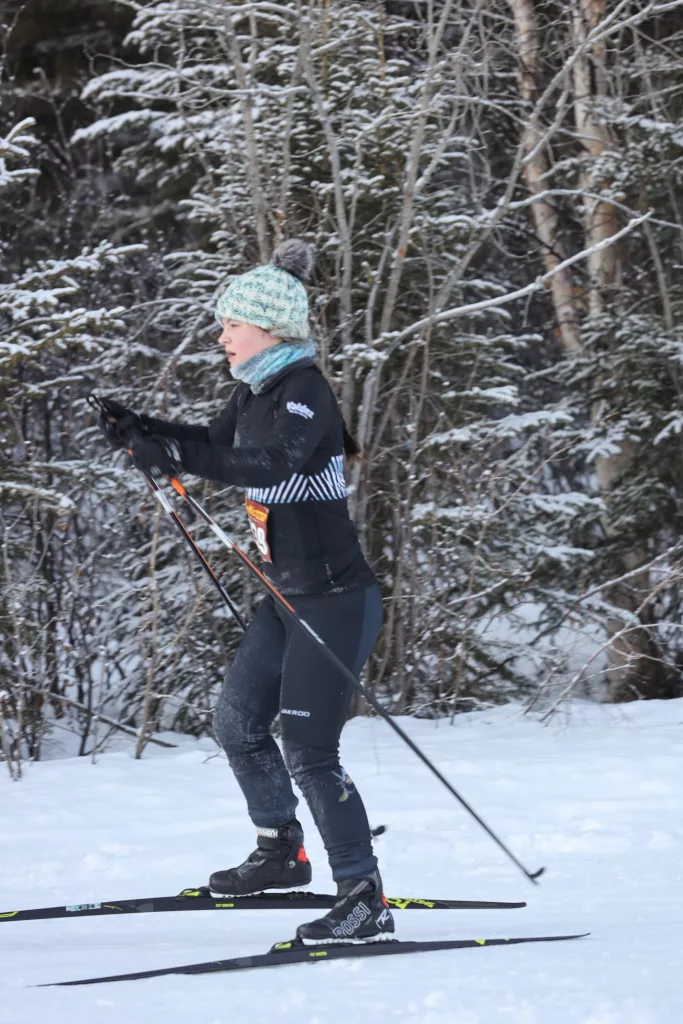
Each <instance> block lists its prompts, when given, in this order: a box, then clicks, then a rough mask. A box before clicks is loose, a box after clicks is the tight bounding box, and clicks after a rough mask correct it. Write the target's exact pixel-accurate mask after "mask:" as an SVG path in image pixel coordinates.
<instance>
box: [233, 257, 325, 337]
mask: <svg viewBox="0 0 683 1024" xmlns="http://www.w3.org/2000/svg"><path fill="white" fill-rule="evenodd" d="M314 260H315V255H314V250H313V246H311V245H308V244H307V243H306V242H302V241H301V239H299V238H290V239H288V240H287V241H286V242H283V243H282V244H281V245H278V247H277V249H276V250H275V252H274V253H273V255H272V256H271V260H270V263H262V264H261V265H260V266H259V267H254V269H253V270H249V271H247V273H246V274H240V275H239V277H236V278H234V279H233V280H232V281H231V282H230V284H229V285H228V287H227V289H226V290H225V291H224V292H223V294H222V295H221V297H220V298H219V300H218V303H217V306H216V319H217V320H218V321H219V322H220V321H221V320H223V319H225V320H237V321H239V322H240V323H247V324H255V325H256V326H257V327H262V328H263V329H264V330H265V331H268V332H269V333H270V334H274V335H275V336H276V337H278V338H285V339H287V340H288V341H308V339H309V329H308V295H307V294H306V289H305V287H304V285H303V282H304V281H305V280H306V279H307V278H308V276H309V275H310V273H311V271H312V269H313V263H314Z"/></svg>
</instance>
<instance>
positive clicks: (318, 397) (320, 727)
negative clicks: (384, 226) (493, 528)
mask: <svg viewBox="0 0 683 1024" xmlns="http://www.w3.org/2000/svg"><path fill="white" fill-rule="evenodd" d="M312 263H313V254H312V250H311V249H310V247H308V246H307V245H305V244H304V243H303V242H301V241H298V240H296V239H292V240H290V241H288V242H284V243H283V244H282V245H281V246H279V248H278V249H276V250H275V252H274V253H273V256H272V259H271V262H270V263H269V264H264V265H262V266H258V267H256V268H254V269H253V270H250V271H249V272H248V273H245V274H242V275H240V276H239V277H237V278H235V279H234V280H233V281H232V282H231V284H230V285H229V287H228V288H227V290H226V291H225V293H224V294H223V295H222V297H221V298H220V300H219V302H218V306H217V310H216V315H217V318H218V319H219V321H220V322H221V323H222V325H223V332H222V334H221V336H220V343H221V344H222V345H223V347H224V349H225V353H226V355H227V357H228V359H229V362H230V370H231V373H232V376H233V377H235V378H237V380H238V381H240V382H241V383H239V384H238V386H237V388H236V389H235V391H234V392H233V394H232V396H231V398H230V401H229V402H228V404H227V406H226V407H225V409H224V410H223V412H222V413H221V414H220V415H219V416H218V418H217V419H216V420H214V421H213V422H212V423H211V424H210V425H209V426H208V427H202V426H191V425H188V424H174V423H167V422H165V421H162V420H157V419H154V418H152V417H148V416H143V415H138V414H136V413H133V412H131V411H130V410H128V409H125V408H124V407H123V406H121V405H119V404H118V403H117V402H115V401H113V400H111V399H105V400H104V404H105V407H106V408H107V412H108V415H107V416H104V415H102V416H101V417H100V426H101V428H102V430H103V431H104V433H105V435H106V436H107V438H108V440H109V441H110V443H112V444H113V445H114V446H115V447H124V446H125V447H128V448H130V449H132V452H133V461H134V463H135V465H136V466H137V467H138V468H139V469H142V470H144V471H146V472H151V473H153V474H155V475H175V474H177V473H178V472H180V471H181V470H182V471H185V472H187V473H192V474H195V475H196V476H200V477H205V478H207V479H209V480H217V481H221V482H222V483H225V484H236V485H238V486H242V487H245V488H246V499H245V505H246V511H247V515H248V516H249V519H250V522H251V527H252V532H253V534H254V538H255V540H256V543H257V546H258V549H259V552H260V554H261V557H262V559H263V562H264V572H265V573H266V575H267V576H268V578H269V579H270V580H271V582H272V583H273V584H274V585H275V586H276V587H277V589H278V590H279V591H280V592H281V593H282V594H284V595H286V596H287V599H288V601H289V602H290V603H291V604H292V605H293V607H294V608H295V610H296V611H297V613H298V614H299V615H301V617H302V618H303V619H305V620H306V622H308V623H309V624H310V625H311V626H312V628H313V629H314V630H315V631H316V632H317V633H318V634H319V636H321V637H322V639H323V640H324V641H325V643H326V644H327V645H328V646H329V647H330V648H331V650H333V651H334V652H335V654H336V655H337V656H338V657H339V658H340V659H341V660H342V661H343V662H344V664H345V665H347V666H348V668H349V669H351V671H352V672H354V673H355V674H356V675H360V672H361V669H362V668H363V665H364V664H365V661H366V660H367V658H368V656H369V654H370V652H371V650H372V648H373V646H374V644H375V641H376V639H377V636H378V634H379V631H380V628H381V623H382V600H381V596H380V590H379V586H378V584H377V581H376V579H375V577H374V575H373V573H372V570H371V569H370V567H369V566H368V564H367V562H366V561H365V559H364V557H363V554H362V552H361V549H360V545H359V543H358V538H357V535H356V531H355V528H354V526H353V523H352V522H351V520H350V518H349V514H348V509H347V503H346V487H345V483H344V468H343V461H344V453H346V454H347V455H349V456H353V455H356V454H358V447H357V445H356V442H355V441H354V440H353V438H352V437H351V436H350V435H349V433H348V431H347V430H346V426H345V424H344V422H343V419H342V416H341V412H340V410H339V406H338V404H337V401H336V399H335V396H334V394H333V392H332V390H331V388H330V386H329V384H328V383H327V381H326V380H325V378H324V377H323V376H322V373H321V372H320V370H319V369H318V367H317V365H316V357H315V345H314V343H313V341H312V340H310V338H309V329H308V297H307V294H306V289H305V287H304V285H303V283H302V282H303V281H304V280H306V279H307V277H308V276H309V274H310V271H311V268H312ZM350 697H351V686H350V684H349V683H348V681H347V680H346V678H345V677H344V676H342V675H341V674H340V673H339V672H337V671H336V670H335V669H334V667H333V666H332V665H331V663H330V662H329V661H328V660H327V659H326V658H325V657H324V655H323V654H322V652H320V651H319V649H318V648H317V645H316V644H315V643H314V642H313V641H312V640H311V639H310V638H309V637H308V636H307V635H306V634H305V632H304V631H303V630H301V629H298V628H295V627H293V624H292V623H291V622H290V620H289V619H288V618H287V617H286V616H285V615H284V614H283V613H282V612H281V611H280V608H279V606H278V604H277V603H276V602H275V600H274V599H273V597H272V596H271V595H270V594H268V595H266V596H265V597H264V599H263V600H262V602H261V604H260V605H259V607H258V609H257V612H256V614H255V616H254V618H253V620H252V622H251V624H250V625H249V627H248V629H247V631H246V633H245V634H244V637H243V639H242V641H241V643H240V645H239V647H238V649H237V653H236V655H235V658H234V660H233V662H232V664H231V666H230V668H229V671H228V674H227V678H226V680H225V682H224V684H223V688H222V690H221V693H220V696H219V699H218V705H217V707H216V713H215V718H214V726H215V731H216V736H217V738H218V740H219V742H220V744H221V746H222V747H223V749H224V750H225V753H226V754H227V757H228V760H229V762H230V766H231V768H232V770H233V772H234V773H235V777H236V778H237V781H238V783H239V785H240V787H241V789H242V792H243V793H244V796H245V798H246V801H247V808H248V811H249V816H250V817H251V820H252V822H253V823H254V825H255V826H256V834H257V840H256V842H257V848H256V849H255V850H254V851H253V853H251V854H250V855H249V856H248V857H247V859H246V860H245V861H244V863H243V864H240V865H239V867H235V868H230V869H228V870H226V871H217V872H215V873H214V874H213V875H212V876H211V879H210V882H209V885H210V887H211V889H212V890H213V891H214V892H219V893H226V894H231V895H242V894H246V893H253V892H258V891H260V890H262V889H268V888H278V889H280V888H281V889H286V888H290V887H292V886H301V885H307V884H308V883H309V882H310V881H311V865H310V863H309V861H308V858H307V856H306V853H305V850H304V837H303V830H302V827H301V825H300V823H299V822H298V821H297V819H296V817H295V811H296V806H297V802H298V801H297V798H296V796H295V795H294V792H293V789H292V784H291V781H290V775H291V776H292V778H293V779H294V780H295V782H296V783H297V785H298V786H299V788H300V789H301V791H302V793H303V794H304V797H305V798H306V802H307V803H308V806H309V809H310V811H311V814H312V816H313V820H314V821H315V824H316V826H317V828H318V830H319V832H320V834H321V836H322V839H323V842H324V844H325V848H326V850H327V854H328V857H329V862H330V867H331V868H332V874H333V878H334V880H335V882H336V883H337V896H338V900H337V903H336V904H335V906H334V907H333V908H332V910H330V911H329V913H327V914H326V915H325V916H324V917H322V918H320V919H318V920H315V921H312V922H310V923H308V924H303V925H301V926H300V927H299V928H298V929H297V936H298V937H299V938H300V939H301V940H303V941H304V942H309V943H319V942H334V941H339V940H341V941H345V942H348V941H350V940H356V941H364V940H368V939H377V938H382V937H387V936H389V935H390V934H391V933H392V932H393V931H394V922H393V919H392V916H391V913H390V911H389V909H388V908H387V905H386V901H385V899H384V896H383V892H382V881H381V878H380V875H379V872H378V870H377V860H376V858H375V856H374V854H373V851H372V842H371V836H370V828H369V825H368V819H367V815H366V813H365V808H364V806H363V802H362V800H361V798H360V795H359V793H358V791H357V789H356V788H355V786H354V784H353V782H352V781H351V779H350V778H349V776H348V775H347V774H346V772H345V771H344V769H343V768H342V767H341V765H340V764H339V737H340V734H341V730H342V727H343V725H344V721H345V719H346V715H347V713H348V708H349V700H350ZM278 712H279V714H280V723H281V738H282V754H281V753H280V750H279V748H278V746H277V744H276V743H275V741H274V740H273V738H272V736H271V735H270V725H271V723H272V721H273V719H274V718H275V716H276V715H277V714H278Z"/></svg>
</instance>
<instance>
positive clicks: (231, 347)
mask: <svg viewBox="0 0 683 1024" xmlns="http://www.w3.org/2000/svg"><path fill="white" fill-rule="evenodd" d="M222 324H223V333H222V334H221V336H220V338H219V339H218V340H219V342H220V344H221V345H222V346H223V348H224V349H225V354H226V356H227V357H228V360H229V362H230V366H239V364H240V363H244V362H245V361H246V360H247V359H251V357H252V356H255V355H257V354H258V353H259V352H262V351H263V350H264V348H271V347H272V346H273V345H277V343H278V342H279V341H280V338H276V337H275V335H273V334H269V333H268V331H264V330H263V328H262V327H255V326H254V325H253V324H243V323H241V322H240V321H239V320H226V319H223V321H222Z"/></svg>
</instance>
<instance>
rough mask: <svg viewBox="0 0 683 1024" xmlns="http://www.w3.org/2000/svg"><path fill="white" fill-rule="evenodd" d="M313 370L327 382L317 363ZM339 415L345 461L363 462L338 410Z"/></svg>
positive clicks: (358, 447)
mask: <svg viewBox="0 0 683 1024" xmlns="http://www.w3.org/2000/svg"><path fill="white" fill-rule="evenodd" d="M315 368H316V370H317V371H318V373H319V374H320V376H321V377H324V378H325V380H327V376H326V374H325V373H324V372H323V369H322V367H321V366H319V365H318V363H316V364H315ZM327 383H328V384H329V383H330V382H329V380H327ZM339 413H340V415H341V421H342V432H343V435H344V455H346V457H347V459H348V460H349V461H350V462H365V453H364V452H363V449H362V448H361V446H360V445H359V444H358V441H356V439H355V437H354V436H353V434H352V433H351V431H350V430H349V428H348V427H347V426H346V420H345V419H344V414H343V412H342V411H341V409H340V410H339Z"/></svg>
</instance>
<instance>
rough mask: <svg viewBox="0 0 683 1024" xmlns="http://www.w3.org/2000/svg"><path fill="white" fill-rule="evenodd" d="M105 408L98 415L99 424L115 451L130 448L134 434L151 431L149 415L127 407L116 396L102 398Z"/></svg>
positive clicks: (101, 403) (101, 401)
mask: <svg viewBox="0 0 683 1024" xmlns="http://www.w3.org/2000/svg"><path fill="white" fill-rule="evenodd" d="M99 401H100V405H101V406H103V408H102V409H101V410H100V413H99V415H98V417H97V426H98V427H99V428H100V430H101V431H102V433H103V434H104V436H105V437H106V439H107V441H108V442H109V444H110V445H111V447H112V448H113V449H114V450H115V451H119V450H120V449H122V448H130V446H131V440H132V438H133V435H137V436H138V437H139V436H140V434H147V433H149V426H148V424H147V423H146V420H147V417H146V416H140V415H139V414H138V413H136V412H133V410H132V409H126V407H125V406H124V405H121V403H120V402H117V401H116V399H115V398H100V399H99Z"/></svg>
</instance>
